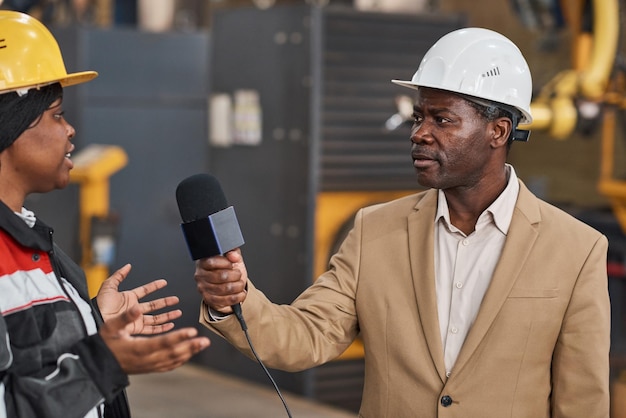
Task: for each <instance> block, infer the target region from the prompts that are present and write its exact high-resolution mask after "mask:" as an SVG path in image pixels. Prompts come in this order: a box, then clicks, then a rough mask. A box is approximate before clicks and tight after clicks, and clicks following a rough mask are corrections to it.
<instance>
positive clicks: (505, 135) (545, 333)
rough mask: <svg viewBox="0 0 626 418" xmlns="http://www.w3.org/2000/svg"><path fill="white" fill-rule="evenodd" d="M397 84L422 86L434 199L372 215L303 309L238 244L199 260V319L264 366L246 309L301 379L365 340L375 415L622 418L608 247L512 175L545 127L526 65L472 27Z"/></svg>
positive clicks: (266, 348) (272, 362)
mask: <svg viewBox="0 0 626 418" xmlns="http://www.w3.org/2000/svg"><path fill="white" fill-rule="evenodd" d="M394 82H395V83H397V84H400V85H403V86H406V87H410V88H413V89H416V98H415V104H414V112H413V127H412V130H411V137H410V139H411V143H412V147H411V156H412V160H413V166H414V168H415V171H416V173H417V180H418V182H419V183H420V184H421V185H422V186H423V187H427V188H428V190H427V191H424V192H420V193H417V194H414V195H411V196H407V197H404V198H400V199H398V200H394V201H391V202H388V203H385V204H380V205H376V206H372V207H367V208H364V209H362V210H360V211H359V212H358V214H357V215H356V218H355V221H354V227H353V229H352V230H351V232H350V233H349V234H348V236H347V238H346V239H345V241H344V242H343V244H342V246H341V248H340V249H339V251H338V252H337V253H336V254H335V255H334V256H333V257H332V259H331V260H330V268H329V270H328V271H327V272H326V273H324V274H322V275H321V276H320V277H319V278H318V279H317V280H316V281H315V283H314V284H313V285H312V286H311V287H309V288H308V289H306V290H305V291H304V292H303V293H302V294H301V295H300V296H299V297H298V298H297V299H296V300H295V301H294V302H293V303H292V304H291V305H280V306H279V305H275V304H272V303H271V302H270V301H269V300H267V298H266V297H265V296H264V295H263V294H262V293H261V292H260V291H259V290H257V289H256V288H255V287H254V285H253V283H252V281H251V280H249V278H248V274H247V271H246V268H245V265H244V262H243V258H242V255H241V251H240V250H239V249H237V250H234V251H231V252H229V253H227V254H226V255H225V256H216V257H211V258H207V259H203V260H199V261H198V262H197V268H196V274H195V279H196V281H197V288H198V291H199V292H200V293H201V295H202V308H201V318H200V320H201V322H202V323H203V324H204V325H205V326H207V327H208V328H210V329H212V330H213V331H215V332H216V333H218V334H219V335H221V336H223V337H225V338H226V339H228V341H230V342H231V343H232V344H234V345H235V346H236V347H237V348H238V349H239V350H241V351H243V352H244V353H246V354H248V355H250V350H249V348H248V343H247V341H246V339H245V338H244V335H243V333H242V332H241V329H240V327H239V324H238V321H237V319H236V318H235V317H234V316H233V315H231V311H232V310H231V308H230V306H231V305H233V304H236V303H241V306H242V310H243V315H244V317H245V318H246V321H247V327H248V330H249V332H250V334H251V340H252V341H253V342H254V346H255V348H256V350H257V352H258V355H259V357H260V358H261V359H262V360H263V361H264V362H265V364H266V365H268V366H270V367H273V368H280V369H285V370H290V371H297V370H303V369H306V368H310V367H313V366H316V365H320V364H323V363H325V362H328V361H330V360H332V359H334V358H336V357H337V356H338V355H340V354H341V353H342V352H343V351H344V350H345V349H346V348H347V347H348V346H349V345H350V343H351V342H352V341H353V340H354V339H355V338H356V337H357V335H359V336H360V338H361V339H362V342H363V345H364V348H365V387H364V390H363V398H362V404H361V408H360V413H359V416H362V417H375V418H385V417H387V418H402V417H407V418H408V417H411V418H412V417H419V418H434V417H447V418H450V417H454V418H503V417H515V418H548V417H551V418H564V417H568V418H590V417H594V418H608V417H609V361H608V356H609V346H610V306H609V297H608V289H607V271H606V255H607V247H608V242H607V239H606V237H605V236H603V235H602V234H600V233H599V232H597V231H596V230H594V229H592V228H590V227H589V226H587V225H585V224H583V223H582V222H580V221H578V220H577V219H575V218H573V217H572V216H570V215H568V214H566V213H565V212H563V211H561V210H559V209H557V208H556V207H554V206H551V205H550V204H548V203H546V202H543V201H541V200H539V199H538V198H537V197H535V196H534V195H533V194H532V193H531V192H530V191H529V190H528V189H527V188H526V186H525V185H524V183H523V182H522V181H521V180H519V179H518V178H517V176H516V173H515V170H514V168H513V167H512V166H511V165H509V164H507V163H506V159H507V154H508V152H509V147H510V145H511V142H512V141H514V140H522V141H525V140H527V139H528V134H529V132H528V131H525V130H523V129H522V128H523V126H522V127H519V126H518V124H519V123H522V124H523V123H527V122H530V121H531V120H532V116H531V114H530V110H529V109H530V99H531V91H532V82H531V76H530V72H529V69H528V66H527V64H526V61H525V60H524V57H523V56H522V54H521V52H520V51H519V49H518V48H517V47H516V46H515V45H514V44H513V43H512V42H511V41H510V40H509V39H507V38H506V37H504V36H502V35H500V34H499V33H496V32H493V31H490V30H486V29H481V28H466V29H461V30H457V31H454V32H451V33H449V34H447V35H445V36H444V37H443V38H441V39H440V40H439V41H438V42H436V43H435V44H434V45H433V46H432V48H431V49H430V50H429V51H428V52H427V53H426V55H425V56H424V58H423V60H422V61H421V63H420V66H419V68H418V70H417V72H416V73H415V75H414V76H413V78H412V80H410V81H397V80H396V81H394ZM249 250H250V249H249ZM277 262H280V261H279V260H277ZM255 274H269V273H268V272H255Z"/></svg>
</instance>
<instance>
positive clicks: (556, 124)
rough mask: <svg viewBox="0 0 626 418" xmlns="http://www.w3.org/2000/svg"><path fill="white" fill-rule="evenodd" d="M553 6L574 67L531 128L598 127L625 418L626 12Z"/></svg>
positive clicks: (602, 6)
mask: <svg viewBox="0 0 626 418" xmlns="http://www.w3.org/2000/svg"><path fill="white" fill-rule="evenodd" d="M548 3H550V2H548ZM516 4H517V6H518V11H521V12H529V9H528V8H527V6H528V5H529V4H530V3H528V2H522V1H518V2H516ZM535 4H537V3H535ZM524 5H526V9H524V7H525V6H524ZM544 5H545V3H544ZM551 5H552V10H551V11H552V12H555V13H558V14H560V15H561V16H562V18H563V21H564V24H565V25H566V27H567V28H568V29H569V30H570V35H571V51H572V52H571V55H572V63H571V68H568V69H564V70H562V71H561V72H559V73H558V74H557V75H556V76H555V77H554V78H553V79H552V80H550V81H549V82H548V83H547V84H546V85H545V86H543V87H542V88H541V90H540V92H539V94H537V95H536V96H535V98H534V100H533V102H532V104H531V113H532V115H533V119H534V120H533V123H532V124H531V125H529V129H531V130H534V131H537V130H543V131H546V132H547V133H548V134H549V135H550V136H551V137H553V138H555V139H557V140H566V139H568V138H569V137H570V136H571V135H572V134H573V133H574V132H575V131H576V130H577V129H580V128H581V127H585V126H590V125H598V126H599V127H600V132H599V134H600V139H601V153H600V164H599V166H600V172H599V178H598V191H599V192H600V193H601V194H602V195H603V196H605V197H606V198H607V199H608V201H609V203H610V206H611V209H612V212H613V215H614V216H615V218H616V219H617V223H618V224H619V227H620V229H621V232H622V234H621V236H615V234H613V236H609V260H608V266H607V267H608V274H609V277H610V278H611V279H612V280H610V281H609V291H610V292H611V298H612V301H613V303H612V305H613V306H612V309H613V312H612V316H613V335H612V347H611V356H610V359H611V366H612V372H613V374H614V375H615V376H614V379H613V384H612V389H611V391H612V396H611V417H612V418H624V417H626V401H625V400H624V399H625V398H624V394H626V371H625V370H626V355H625V354H624V347H620V346H619V345H620V344H619V343H618V344H616V340H617V341H619V338H617V337H615V336H616V335H619V334H620V333H622V334H623V332H624V331H623V330H624V319H623V318H624V309H623V308H622V307H621V305H622V304H621V303H619V296H618V295H619V294H621V293H623V286H624V285H623V282H624V280H623V279H624V278H626V269H625V261H626V260H625V259H624V258H626V255H624V254H621V255H619V254H618V256H617V259H614V258H615V253H616V252H622V253H623V252H624V249H623V248H622V247H624V245H623V244H624V237H623V234H625V233H626V179H624V178H620V176H619V175H618V171H619V168H620V167H619V165H617V164H616V162H618V161H620V160H621V161H622V162H623V161H624V160H623V158H621V152H620V146H622V145H623V144H621V143H620V142H621V141H617V139H618V138H619V137H620V136H623V131H622V132H621V131H620V129H619V128H620V126H619V123H618V122H619V119H620V117H618V116H619V115H621V118H622V119H623V117H624V110H626V62H624V61H623V57H621V56H620V49H619V46H620V45H619V44H620V40H621V39H620V38H621V36H622V34H621V32H620V31H621V24H620V23H621V22H620V20H621V18H622V16H623V13H624V10H620V8H623V7H624V5H623V2H622V3H621V4H620V1H619V0H561V1H553V2H552V3H551ZM531 12H532V11H531ZM534 12H536V13H534V15H535V16H538V15H539V14H541V12H546V9H545V8H544V9H543V10H538V9H535V10H534ZM523 14H524V13H522V15H523ZM531 14H532V13H531ZM592 122H593V123H592ZM622 149H623V148H622ZM594 226H596V225H594ZM602 232H605V233H606V232H607V231H602ZM607 235H609V234H607ZM620 244H621V247H620ZM616 249H617V251H616ZM612 253H613V256H612ZM616 281H619V282H621V283H615V282H616ZM618 291H621V292H618Z"/></svg>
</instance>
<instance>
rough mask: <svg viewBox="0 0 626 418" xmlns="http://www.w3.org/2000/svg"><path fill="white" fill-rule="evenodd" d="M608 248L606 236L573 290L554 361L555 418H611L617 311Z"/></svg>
mask: <svg viewBox="0 0 626 418" xmlns="http://www.w3.org/2000/svg"><path fill="white" fill-rule="evenodd" d="M607 249H608V241H607V239H606V237H605V236H603V235H602V236H600V237H599V238H598V240H597V241H596V242H595V245H594V246H593V247H592V249H591V251H590V252H589V255H588V257H587V259H586V260H585V262H584V264H583V266H582V268H581V270H580V273H579V276H578V278H577V280H576V284H575V285H574V287H573V291H572V295H571V298H570V303H569V306H568V308H567V311H566V314H565V318H564V320H563V325H562V329H561V332H560V335H559V338H558V341H557V344H556V348H555V350H554V357H553V362H552V380H553V383H552V416H553V417H554V418H565V417H582V415H581V413H583V414H588V413H591V414H592V415H593V416H594V417H599V418H608V417H609V404H610V401H609V350H610V331H611V309H610V302H609V294H608V278H607V270H606V261H607V260H606V255H607ZM584 411H586V412H584ZM592 411H593V412H592ZM585 416H591V415H585Z"/></svg>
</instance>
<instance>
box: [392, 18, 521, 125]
mask: <svg viewBox="0 0 626 418" xmlns="http://www.w3.org/2000/svg"><path fill="white" fill-rule="evenodd" d="M392 82H393V83H395V84H399V85H401V86H405V87H409V88H413V89H417V88H418V87H432V88H435V89H440V90H447V91H451V92H455V93H459V94H463V95H467V96H472V97H476V98H479V99H484V100H489V101H493V102H498V103H503V104H505V105H509V106H513V107H515V108H517V109H518V110H519V111H520V112H521V113H522V117H521V119H520V121H519V122H520V123H522V124H527V123H530V122H532V116H531V114H530V101H531V98H532V78H531V75H530V70H529V68H528V64H527V63H526V60H525V59H524V56H523V55H522V53H521V51H520V50H519V48H518V47H517V46H516V45H515V44H514V43H513V42H511V40H510V39H508V38H507V37H505V36H503V35H501V34H499V33H498V32H494V31H492V30H489V29H483V28H465V29H459V30H455V31H453V32H450V33H448V34H447V35H444V36H443V37H442V38H441V39H439V40H438V41H437V42H436V43H435V44H434V45H433V46H432V47H431V48H430V49H429V50H428V52H426V55H424V58H423V59H422V62H421V63H420V65H419V68H418V69H417V71H416V72H415V74H414V75H413V78H412V79H411V81H401V80H392Z"/></svg>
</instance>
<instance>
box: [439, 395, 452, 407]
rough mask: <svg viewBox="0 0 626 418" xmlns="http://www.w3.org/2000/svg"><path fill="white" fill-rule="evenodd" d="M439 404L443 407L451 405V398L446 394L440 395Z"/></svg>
mask: <svg viewBox="0 0 626 418" xmlns="http://www.w3.org/2000/svg"><path fill="white" fill-rule="evenodd" d="M441 405H443V406H444V407H448V406H450V405H452V398H451V397H449V396H448V395H445V396H442V397H441Z"/></svg>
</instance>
